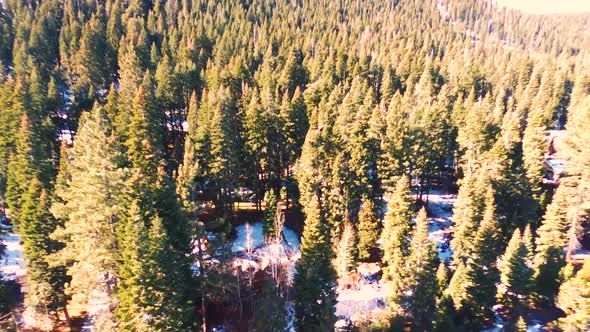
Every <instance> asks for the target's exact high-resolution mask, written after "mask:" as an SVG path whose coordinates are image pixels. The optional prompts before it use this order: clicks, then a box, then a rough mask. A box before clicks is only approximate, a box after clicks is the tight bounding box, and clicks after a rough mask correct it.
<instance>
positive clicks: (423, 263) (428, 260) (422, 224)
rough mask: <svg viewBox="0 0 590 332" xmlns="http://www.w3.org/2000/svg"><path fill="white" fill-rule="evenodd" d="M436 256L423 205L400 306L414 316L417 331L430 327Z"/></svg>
mask: <svg viewBox="0 0 590 332" xmlns="http://www.w3.org/2000/svg"><path fill="white" fill-rule="evenodd" d="M438 264H439V259H438V253H437V250H436V245H435V244H434V242H432V241H431V240H430V239H429V238H428V218H427V217H426V209H425V208H422V209H421V210H420V212H419V213H418V216H417V217H416V227H415V229H414V233H413V235H412V244H411V247H410V255H409V256H408V261H407V272H408V277H407V278H408V279H407V281H406V283H407V288H404V289H403V294H404V295H405V299H404V301H403V302H402V307H405V308H406V309H407V310H408V313H409V314H410V316H411V317H412V318H413V319H414V324H415V328H416V331H430V330H431V329H432V323H433V320H434V319H433V317H434V314H435V309H436V296H437V294H438V285H437V281H436V271H437V268H438Z"/></svg>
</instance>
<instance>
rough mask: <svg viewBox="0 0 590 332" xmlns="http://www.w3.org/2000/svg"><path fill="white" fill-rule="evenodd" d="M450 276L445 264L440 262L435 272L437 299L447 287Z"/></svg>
mask: <svg viewBox="0 0 590 332" xmlns="http://www.w3.org/2000/svg"><path fill="white" fill-rule="evenodd" d="M450 276H451V271H450V270H449V268H448V267H447V264H445V262H441V263H440V264H439V265H438V269H437V270H436V284H437V286H438V288H437V289H438V297H439V298H441V297H442V295H443V292H444V291H445V290H446V289H447V287H448V286H449V281H450V280H449V279H450Z"/></svg>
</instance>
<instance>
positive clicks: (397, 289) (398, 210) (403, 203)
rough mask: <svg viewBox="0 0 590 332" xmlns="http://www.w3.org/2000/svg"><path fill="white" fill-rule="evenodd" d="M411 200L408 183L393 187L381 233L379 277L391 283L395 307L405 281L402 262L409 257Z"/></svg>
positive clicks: (399, 183)
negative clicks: (381, 264) (380, 270)
mask: <svg viewBox="0 0 590 332" xmlns="http://www.w3.org/2000/svg"><path fill="white" fill-rule="evenodd" d="M412 205H413V198H412V192H411V189H410V180H409V179H408V178H407V177H406V176H403V177H402V178H401V179H400V180H399V181H398V182H397V185H396V190H395V192H394V193H393V195H392V196H391V198H390V199H389V202H388V205H387V214H386V215H385V220H384V227H383V232H382V239H383V240H382V241H383V263H384V265H385V267H384V269H383V277H384V278H385V280H388V281H390V282H391V288H392V292H391V301H392V302H393V303H399V300H400V298H401V296H402V293H401V292H402V289H401V287H402V284H403V282H404V279H405V273H406V267H405V260H406V258H407V256H408V255H409V249H410V244H409V239H408V238H409V236H410V234H411V226H410V222H411V218H412V215H413V212H414V211H413V208H412Z"/></svg>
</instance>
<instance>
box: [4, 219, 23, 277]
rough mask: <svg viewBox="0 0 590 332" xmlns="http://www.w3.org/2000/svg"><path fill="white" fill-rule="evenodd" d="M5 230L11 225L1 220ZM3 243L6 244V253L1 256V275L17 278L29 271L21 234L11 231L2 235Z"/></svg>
mask: <svg viewBox="0 0 590 332" xmlns="http://www.w3.org/2000/svg"><path fill="white" fill-rule="evenodd" d="M0 227H1V228H2V229H3V230H8V229H10V228H11V227H10V226H8V225H5V224H3V223H1V222H0ZM0 241H1V245H2V246H4V254H3V256H2V257H1V258H0V275H1V277H2V278H3V279H5V280H16V279H17V278H19V277H22V276H24V275H25V274H26V273H27V269H26V265H25V259H24V248H23V245H22V243H21V237H20V235H18V234H16V233H14V232H12V231H9V232H7V233H5V234H2V235H0Z"/></svg>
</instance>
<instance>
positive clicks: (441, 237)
mask: <svg viewBox="0 0 590 332" xmlns="http://www.w3.org/2000/svg"><path fill="white" fill-rule="evenodd" d="M456 199H457V195H455V194H448V193H443V192H441V191H440V190H436V189H433V190H431V192H430V195H428V207H427V209H428V215H429V216H430V217H429V218H428V220H429V222H430V224H429V227H428V228H429V231H430V238H431V239H432V240H434V241H436V246H437V248H438V257H439V258H440V260H441V262H445V261H449V260H450V259H451V258H452V256H453V250H452V249H451V244H450V241H451V236H450V233H449V228H450V227H451V225H452V224H453V205H454V204H455V200H456Z"/></svg>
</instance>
